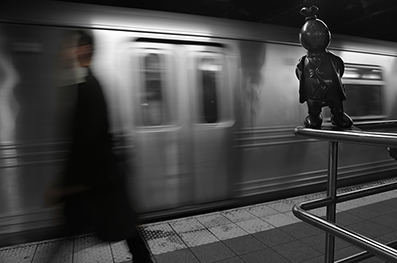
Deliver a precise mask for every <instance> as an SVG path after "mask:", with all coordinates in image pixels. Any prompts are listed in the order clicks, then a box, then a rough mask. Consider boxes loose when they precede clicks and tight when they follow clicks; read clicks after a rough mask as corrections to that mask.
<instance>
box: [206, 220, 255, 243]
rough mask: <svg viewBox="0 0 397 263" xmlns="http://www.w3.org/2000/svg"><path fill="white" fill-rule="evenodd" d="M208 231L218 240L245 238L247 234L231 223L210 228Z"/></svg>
mask: <svg viewBox="0 0 397 263" xmlns="http://www.w3.org/2000/svg"><path fill="white" fill-rule="evenodd" d="M208 230H209V231H211V233H212V234H213V235H214V236H216V237H217V238H218V239H219V240H227V239H231V238H235V237H240V236H245V235H247V234H248V233H247V232H246V231H244V230H243V229H242V228H240V227H239V226H237V225H236V224H233V223H231V224H227V225H222V226H217V227H211V228H209V229H208Z"/></svg>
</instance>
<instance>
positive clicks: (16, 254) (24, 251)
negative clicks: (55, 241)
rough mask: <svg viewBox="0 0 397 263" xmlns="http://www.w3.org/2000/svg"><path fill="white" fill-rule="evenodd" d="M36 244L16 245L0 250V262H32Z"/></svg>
mask: <svg viewBox="0 0 397 263" xmlns="http://www.w3.org/2000/svg"><path fill="white" fill-rule="evenodd" d="M35 251H36V245H30V246H18V247H15V248H12V249H6V250H2V251H0V252H1V253H0V262H7V263H30V262H32V259H33V256H34V253H35Z"/></svg>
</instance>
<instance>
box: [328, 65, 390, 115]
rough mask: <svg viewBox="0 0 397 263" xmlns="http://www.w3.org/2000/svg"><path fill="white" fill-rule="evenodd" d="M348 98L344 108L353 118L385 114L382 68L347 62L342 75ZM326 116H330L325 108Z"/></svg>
mask: <svg viewBox="0 0 397 263" xmlns="http://www.w3.org/2000/svg"><path fill="white" fill-rule="evenodd" d="M342 82H343V84H344V86H345V91H346V97H347V100H346V101H345V102H344V103H343V106H344V110H345V111H346V113H347V114H349V115H350V116H351V117H352V118H353V119H356V120H361V119H376V118H382V117H383V116H384V111H383V100H382V90H383V87H384V81H383V76H382V69H381V68H380V67H378V66H372V65H360V64H345V73H344V75H343V77H342ZM324 115H325V117H330V112H329V110H325V114H324Z"/></svg>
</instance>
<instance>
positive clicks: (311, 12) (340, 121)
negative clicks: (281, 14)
mask: <svg viewBox="0 0 397 263" xmlns="http://www.w3.org/2000/svg"><path fill="white" fill-rule="evenodd" d="M317 11H318V7H316V6H311V7H310V8H307V7H304V8H302V9H301V11H300V13H301V14H302V15H304V16H305V17H306V19H305V21H306V22H305V24H304V25H303V27H302V29H301V31H300V33H299V41H300V43H301V45H302V46H303V47H304V48H305V49H306V50H307V51H308V52H307V55H305V56H303V57H302V58H301V59H300V60H299V63H298V65H297V67H296V76H297V77H298V79H299V102H300V103H304V102H305V101H306V103H307V107H308V110H309V115H308V116H307V117H306V119H305V121H304V124H305V127H308V128H321V124H322V122H323V117H322V115H321V109H322V107H324V106H329V108H330V109H331V113H332V117H331V123H332V124H333V125H336V126H338V127H340V128H349V127H351V126H352V125H353V121H352V119H351V118H350V117H349V116H348V115H347V114H346V113H345V112H344V111H343V104H342V101H343V100H346V94H345V91H344V87H343V84H342V81H341V78H342V75H343V72H344V69H345V68H344V63H343V60H342V59H341V58H340V57H338V56H336V55H334V54H333V53H331V52H329V51H327V50H326V48H327V47H328V45H329V43H330V41H331V33H330V32H329V30H328V27H327V25H326V24H325V23H324V22H323V21H321V20H319V19H317V16H316V13H317Z"/></svg>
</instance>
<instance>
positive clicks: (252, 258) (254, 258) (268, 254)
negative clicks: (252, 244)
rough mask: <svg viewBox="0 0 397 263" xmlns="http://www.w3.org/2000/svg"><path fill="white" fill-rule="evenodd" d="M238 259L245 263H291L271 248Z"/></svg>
mask: <svg viewBox="0 0 397 263" xmlns="http://www.w3.org/2000/svg"><path fill="white" fill-rule="evenodd" d="M240 257H241V259H242V260H243V261H244V262H245V263H263V262H277V263H291V262H290V261H289V260H288V259H286V258H285V257H283V256H281V255H280V254H278V253H277V252H276V251H274V250H273V249H271V248H268V249H264V250H259V251H255V252H252V253H248V254H245V255H241V256H240Z"/></svg>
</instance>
